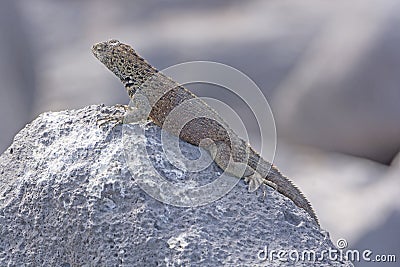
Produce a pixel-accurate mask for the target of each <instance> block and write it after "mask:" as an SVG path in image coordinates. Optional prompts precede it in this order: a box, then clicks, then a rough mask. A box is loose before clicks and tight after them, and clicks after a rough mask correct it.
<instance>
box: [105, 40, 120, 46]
mask: <svg viewBox="0 0 400 267" xmlns="http://www.w3.org/2000/svg"><path fill="white" fill-rule="evenodd" d="M108 43H109V44H110V45H118V44H119V41H118V40H115V39H111V40H109V41H108Z"/></svg>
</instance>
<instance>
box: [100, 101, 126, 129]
mask: <svg viewBox="0 0 400 267" xmlns="http://www.w3.org/2000/svg"><path fill="white" fill-rule="evenodd" d="M114 107H115V109H114V111H113V112H112V113H111V114H110V115H108V116H106V117H103V118H100V119H98V120H97V122H98V123H99V127H103V126H104V125H106V124H108V123H110V122H113V123H114V124H113V126H112V129H114V128H115V126H117V125H119V124H123V122H124V117H125V113H126V111H127V110H129V108H130V107H129V106H127V105H121V104H117V105H115V106H114ZM121 109H122V111H121Z"/></svg>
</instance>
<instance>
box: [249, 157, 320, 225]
mask: <svg viewBox="0 0 400 267" xmlns="http://www.w3.org/2000/svg"><path fill="white" fill-rule="evenodd" d="M249 166H250V167H251V168H253V169H255V170H257V172H258V173H260V174H261V175H262V176H263V177H265V179H267V180H268V181H271V182H273V183H274V184H276V185H277V191H278V192H279V193H281V194H282V195H284V196H286V197H288V198H289V199H291V200H292V201H293V202H294V204H296V206H298V207H300V208H302V209H304V210H305V211H306V212H307V213H308V214H310V216H311V217H312V218H313V219H314V220H315V221H316V222H317V224H318V226H320V225H319V221H318V218H317V215H316V214H315V212H314V209H313V208H312V206H311V203H310V202H309V201H308V200H307V198H306V197H305V196H304V195H303V193H301V191H300V190H299V188H298V187H297V186H296V185H294V184H293V183H292V182H291V181H290V180H289V179H288V178H287V177H286V176H284V175H283V174H281V173H280V171H279V170H278V169H277V168H276V167H275V166H274V165H273V164H271V163H269V162H267V161H265V160H264V159H263V158H262V157H260V155H258V153H257V152H255V151H254V150H253V149H251V152H250V157H249Z"/></svg>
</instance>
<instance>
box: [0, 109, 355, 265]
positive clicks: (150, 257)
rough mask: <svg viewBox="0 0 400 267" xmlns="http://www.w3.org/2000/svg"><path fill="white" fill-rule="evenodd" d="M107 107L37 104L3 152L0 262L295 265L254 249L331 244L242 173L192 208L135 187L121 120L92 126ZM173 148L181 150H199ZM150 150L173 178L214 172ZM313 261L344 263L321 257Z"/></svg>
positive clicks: (152, 143) (155, 144)
mask: <svg viewBox="0 0 400 267" xmlns="http://www.w3.org/2000/svg"><path fill="white" fill-rule="evenodd" d="M113 111H114V108H112V107H105V106H102V105H99V106H89V107H86V108H83V109H80V110H68V111H62V112H54V113H52V112H49V113H44V114H42V115H40V116H39V117H38V118H37V119H36V120H34V121H33V122H32V123H31V124H28V125H27V126H26V127H25V128H24V129H22V130H21V131H20V133H18V134H17V135H16V136H15V139H14V142H13V144H12V145H11V146H10V147H9V148H8V149H7V150H6V151H5V152H4V153H3V154H2V155H1V157H0V170H1V172H0V173H1V176H0V265H1V266H4V265H9V266H22V265H30V266H222V265H229V266H255V265H256V266H257V265H258V266H285V265H287V266H293V263H294V262H293V261H289V262H286V263H285V262H282V261H279V260H277V259H275V260H273V261H269V260H268V259H267V260H266V259H260V257H261V258H263V257H265V255H264V254H263V253H260V251H261V250H263V249H264V248H265V247H268V249H269V251H271V250H287V251H290V250H293V249H296V250H298V251H299V252H300V253H301V252H302V251H304V250H315V251H316V252H317V253H319V252H321V251H322V250H328V249H334V248H335V247H334V245H333V244H332V242H331V241H330V239H329V235H328V234H327V233H326V232H324V231H322V230H321V229H319V228H318V226H317V225H316V223H315V222H314V221H313V220H312V219H311V218H310V217H309V216H308V215H307V213H306V212H305V211H303V210H301V209H299V208H298V207H297V206H295V205H294V204H293V203H292V201H290V200H289V199H287V198H286V197H284V196H282V195H281V194H279V193H277V192H276V191H274V190H272V189H270V188H267V196H266V198H263V196H262V190H261V189H260V190H259V191H257V192H256V193H249V192H247V185H246V184H245V183H244V182H243V181H240V182H239V183H238V185H237V186H235V187H234V188H233V190H231V191H230V192H229V193H228V194H227V195H225V196H223V197H222V198H221V199H219V200H217V201H215V202H212V203H211V204H209V205H205V206H200V207H195V208H181V207H175V206H171V205H167V204H163V203H161V202H159V201H157V200H155V199H153V198H152V197H150V196H149V195H147V194H146V193H145V192H144V191H143V190H142V189H141V188H139V187H138V186H137V183H136V182H135V177H138V175H139V173H136V172H135V170H132V171H131V172H130V171H129V170H128V168H127V167H126V162H125V157H124V153H123V150H124V149H123V145H122V143H123V142H122V141H121V126H116V127H115V128H112V127H111V126H112V125H107V126H105V127H102V128H99V127H98V126H97V123H96V122H97V119H99V118H101V117H104V116H106V115H107V114H110V113H112V112H113ZM159 133H160V129H159V128H158V127H156V126H154V125H152V124H149V125H148V126H146V136H147V140H148V141H147V148H148V151H149V154H153V155H154V156H156V155H157V154H158V153H160V154H162V152H161V150H160V143H159V142H160V139H159V138H158V136H159ZM181 147H182V150H183V151H184V154H185V155H187V156H188V157H189V158H190V157H193V158H196V155H198V153H199V150H198V148H197V147H193V146H191V145H189V144H186V143H181ZM144 156H145V155H137V159H138V160H140V159H141V157H144ZM157 159H158V160H156V161H155V163H154V164H155V167H156V168H158V169H160V171H162V173H164V174H165V175H166V176H167V177H168V179H169V180H171V181H174V180H175V181H178V182H182V181H181V180H182V177H187V178H188V179H195V180H197V181H198V182H199V183H208V182H209V181H211V180H212V177H217V176H218V175H219V174H220V173H221V170H220V169H219V168H218V167H217V166H216V165H215V164H212V165H211V166H210V167H209V168H207V169H206V170H204V171H202V172H199V173H195V174H192V173H190V174H187V173H183V176H182V175H176V173H177V170H176V169H175V168H173V167H172V166H169V165H168V164H167V163H166V162H165V158H163V156H162V155H160V157H157ZM179 179H180V180H179ZM315 264H316V265H315V266H351V264H350V263H349V262H341V261H333V260H329V259H328V258H326V259H323V260H322V261H318V262H317V263H315ZM296 266H314V263H311V262H307V261H305V262H298V263H297V264H296Z"/></svg>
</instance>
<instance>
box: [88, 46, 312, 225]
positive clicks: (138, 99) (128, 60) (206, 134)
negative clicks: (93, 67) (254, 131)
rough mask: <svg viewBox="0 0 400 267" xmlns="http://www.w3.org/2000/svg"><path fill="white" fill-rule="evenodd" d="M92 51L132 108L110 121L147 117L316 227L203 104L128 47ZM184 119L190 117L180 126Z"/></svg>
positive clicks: (292, 191)
mask: <svg viewBox="0 0 400 267" xmlns="http://www.w3.org/2000/svg"><path fill="white" fill-rule="evenodd" d="M92 52H93V54H94V55H95V57H96V58H97V59H99V60H100V61H101V62H102V63H103V64H104V65H105V66H106V67H107V68H108V69H109V70H110V71H112V72H113V73H114V74H115V75H116V76H117V77H118V78H119V79H120V80H121V82H122V83H123V84H124V86H125V88H126V90H127V92H128V95H129V97H130V98H131V100H132V102H133V103H134V106H135V107H133V108H130V112H127V113H126V114H124V116H114V117H111V118H110V119H111V120H115V121H116V122H117V123H130V122H136V121H139V120H143V119H147V118H150V119H151V120H152V121H153V122H154V123H155V124H156V125H158V126H160V127H162V128H163V129H165V130H167V131H168V132H171V133H172V134H174V135H176V136H179V138H181V139H182V140H184V141H186V142H188V143H190V144H193V145H196V146H201V147H202V148H204V149H206V150H207V151H209V152H210V153H211V155H212V157H213V159H214V161H215V162H216V164H217V165H218V166H219V167H221V168H222V169H223V170H224V171H226V172H227V173H228V174H231V175H233V176H235V177H239V178H244V179H245V181H246V182H248V183H249V191H255V190H256V189H257V188H258V187H259V186H260V185H261V184H267V185H270V186H272V187H274V188H275V189H276V190H277V191H278V192H280V193H281V194H283V195H285V196H286V197H288V198H289V199H291V200H292V201H293V202H294V204H296V205H297V206H298V207H300V208H302V209H304V210H305V211H306V212H307V213H308V214H309V215H310V216H311V217H312V218H313V219H314V220H315V221H316V222H317V224H319V223H318V219H317V216H316V214H315V212H314V210H313V208H312V207H311V204H310V203H309V201H308V200H307V199H306V197H305V196H304V195H303V194H302V193H301V191H300V190H299V189H298V188H297V187H296V186H295V185H294V184H293V183H292V182H291V181H290V180H289V179H288V178H287V177H285V176H284V175H282V174H281V173H280V172H279V170H278V169H277V168H276V167H275V166H273V165H272V164H271V163H269V162H267V161H265V160H264V159H263V158H262V157H261V156H260V155H259V154H258V153H257V152H255V151H254V150H253V149H252V148H251V146H250V145H249V144H248V143H247V142H245V141H244V140H242V139H241V138H240V137H239V136H238V135H237V134H235V133H234V132H233V130H231V129H230V128H229V127H228V125H227V124H226V123H225V122H224V121H223V120H222V118H221V117H220V116H219V115H218V114H217V112H216V111H215V110H214V109H212V108H211V107H210V106H208V105H207V104H206V103H205V102H204V101H202V100H201V99H200V98H198V97H197V96H196V95H194V94H193V93H192V92H190V91H189V90H188V89H186V88H184V87H183V86H181V85H180V84H178V83H177V82H175V81H173V80H172V79H170V78H169V77H167V76H165V75H164V74H162V73H161V72H159V71H158V70H157V69H156V68H154V67H153V66H151V65H150V64H149V63H148V62H147V61H145V60H144V59H143V58H142V57H140V56H139V55H138V54H137V53H136V51H135V50H134V49H133V48H132V47H130V46H129V45H126V44H123V43H121V42H119V41H118V40H109V41H105V42H100V43H97V44H95V45H93V47H92ZM185 103H190V104H189V105H186V108H184V109H182V108H181V109H179V112H178V113H177V115H175V116H174V117H173V119H172V120H171V119H170V118H169V117H168V115H169V114H170V113H172V112H173V110H174V109H175V108H177V107H179V106H180V105H184V104H185ZM128 110H129V109H128ZM175 113H176V112H175ZM185 117H194V119H192V120H190V121H188V122H187V123H185V125H180V123H181V121H182V119H183V118H185ZM168 119H169V120H168ZM166 120H168V124H167V123H166ZM166 125H168V126H166Z"/></svg>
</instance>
